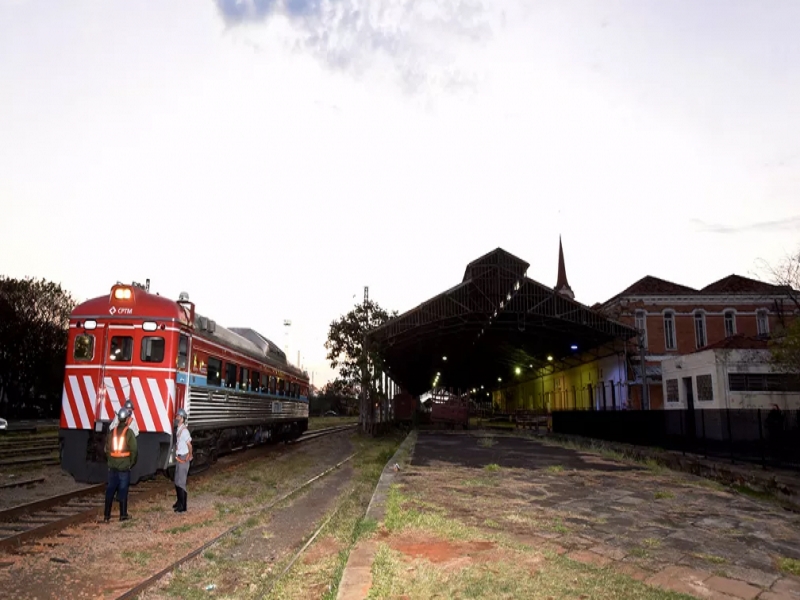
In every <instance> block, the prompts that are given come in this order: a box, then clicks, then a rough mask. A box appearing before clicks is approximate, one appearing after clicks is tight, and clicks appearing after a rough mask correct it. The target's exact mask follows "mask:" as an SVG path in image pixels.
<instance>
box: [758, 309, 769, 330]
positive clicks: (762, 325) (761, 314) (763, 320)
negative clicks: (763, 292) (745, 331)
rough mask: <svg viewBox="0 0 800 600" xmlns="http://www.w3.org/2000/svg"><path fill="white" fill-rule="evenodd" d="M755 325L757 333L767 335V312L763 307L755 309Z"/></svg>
mask: <svg viewBox="0 0 800 600" xmlns="http://www.w3.org/2000/svg"><path fill="white" fill-rule="evenodd" d="M756 327H757V328H758V335H767V334H768V333H769V313H768V312H767V311H766V310H764V309H763V308H762V309H760V310H757V311H756Z"/></svg>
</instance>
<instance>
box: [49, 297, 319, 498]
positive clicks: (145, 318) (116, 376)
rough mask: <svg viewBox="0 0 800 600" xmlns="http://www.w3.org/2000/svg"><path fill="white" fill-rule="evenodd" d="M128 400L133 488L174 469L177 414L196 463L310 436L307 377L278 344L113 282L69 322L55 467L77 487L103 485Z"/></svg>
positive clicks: (183, 302) (185, 300)
mask: <svg viewBox="0 0 800 600" xmlns="http://www.w3.org/2000/svg"><path fill="white" fill-rule="evenodd" d="M128 400H130V401H131V402H132V403H133V407H134V413H133V414H134V419H135V421H136V425H137V427H138V430H139V434H138V438H137V440H138V447H139V458H138V461H137V464H136V466H135V467H134V469H133V471H132V473H131V482H132V483H133V482H136V481H138V480H139V479H141V478H146V477H150V476H152V475H155V474H156V473H157V472H159V471H161V470H166V469H168V468H170V467H172V466H174V461H175V458H174V448H173V443H174V429H173V419H174V416H175V412H176V411H177V410H178V409H179V408H183V409H185V410H186V412H187V413H188V415H189V429H190V430H191V432H192V439H193V448H194V457H195V458H194V463H200V464H204V463H210V462H212V461H213V460H215V458H216V456H217V455H218V454H219V453H222V452H225V451H226V450H229V449H232V448H236V447H241V446H246V445H251V444H259V443H264V442H267V441H271V440H281V439H283V440H288V439H295V438H297V437H299V436H300V435H301V434H302V433H303V432H304V431H305V430H306V429H307V428H308V376H307V374H306V373H304V372H302V371H300V370H299V369H297V368H295V367H293V366H291V365H289V364H288V362H287V360H286V355H285V354H284V353H283V352H282V351H281V350H280V349H279V348H278V347H277V346H276V345H275V344H273V343H272V342H270V341H269V340H268V339H267V338H265V337H264V336H262V335H261V334H259V333H257V332H256V331H254V330H252V329H244V328H233V329H225V328H223V327H219V326H217V325H216V323H215V322H214V321H212V320H210V319H208V318H206V317H202V316H200V315H197V314H195V307H194V304H193V303H192V302H190V301H189V297H188V295H187V294H185V293H184V294H181V297H180V299H179V300H178V301H177V302H176V301H173V300H170V299H168V298H164V297H162V296H159V295H157V294H151V293H150V292H149V291H148V290H146V289H145V288H144V287H142V286H139V285H138V284H134V285H122V284H117V285H115V286H113V287H112V288H111V293H110V294H109V295H107V296H101V297H99V298H94V299H92V300H88V301H86V302H84V303H82V304H80V305H78V306H77V307H76V308H75V310H74V311H73V312H72V315H71V316H70V324H69V341H68V346H67V366H66V373H65V377H64V389H63V395H62V403H61V429H60V432H59V438H60V442H61V465H62V468H63V469H64V470H66V471H67V472H69V473H70V474H71V475H72V476H73V477H74V478H75V479H76V480H77V481H81V482H87V483H99V482H102V481H105V478H106V472H107V471H106V459H105V454H104V446H105V440H106V435H107V433H108V429H109V425H110V424H111V422H112V420H113V419H114V416H115V414H116V412H117V410H118V409H119V408H120V406H122V405H123V404H125V402H126V401H128Z"/></svg>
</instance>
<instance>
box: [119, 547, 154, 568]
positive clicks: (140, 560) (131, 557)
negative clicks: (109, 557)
mask: <svg viewBox="0 0 800 600" xmlns="http://www.w3.org/2000/svg"><path fill="white" fill-rule="evenodd" d="M122 558H124V559H125V560H126V561H128V562H131V563H133V564H135V565H139V566H140V567H144V566H146V565H147V563H148V562H150V559H151V558H153V554H152V553H151V552H144V551H137V550H123V551H122Z"/></svg>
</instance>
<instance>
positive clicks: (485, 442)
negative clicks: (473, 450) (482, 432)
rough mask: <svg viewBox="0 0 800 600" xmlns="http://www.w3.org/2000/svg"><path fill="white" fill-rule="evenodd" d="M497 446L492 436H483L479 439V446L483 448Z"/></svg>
mask: <svg viewBox="0 0 800 600" xmlns="http://www.w3.org/2000/svg"><path fill="white" fill-rule="evenodd" d="M495 444H497V442H496V441H495V439H494V438H493V437H491V436H482V437H479V438H478V446H480V447H481V448H491V447H492V446H494V445H495Z"/></svg>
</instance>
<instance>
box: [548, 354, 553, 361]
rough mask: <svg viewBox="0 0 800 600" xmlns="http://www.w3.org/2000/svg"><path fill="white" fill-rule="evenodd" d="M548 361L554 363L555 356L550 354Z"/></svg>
mask: <svg viewBox="0 0 800 600" xmlns="http://www.w3.org/2000/svg"><path fill="white" fill-rule="evenodd" d="M547 360H549V361H550V362H553V355H552V354H548V355H547Z"/></svg>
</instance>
